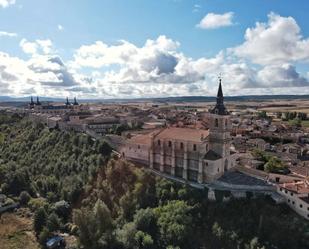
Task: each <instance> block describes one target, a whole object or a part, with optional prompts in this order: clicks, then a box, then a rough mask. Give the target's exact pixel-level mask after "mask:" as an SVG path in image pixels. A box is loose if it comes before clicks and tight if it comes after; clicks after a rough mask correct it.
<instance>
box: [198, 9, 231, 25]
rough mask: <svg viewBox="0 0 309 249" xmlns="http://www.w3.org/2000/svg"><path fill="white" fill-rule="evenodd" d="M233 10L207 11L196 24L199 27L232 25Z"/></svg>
mask: <svg viewBox="0 0 309 249" xmlns="http://www.w3.org/2000/svg"><path fill="white" fill-rule="evenodd" d="M233 17H234V13H233V12H227V13H224V14H215V13H208V14H207V15H206V16H205V17H204V18H203V19H202V20H201V21H200V23H199V24H197V25H196V26H197V27H198V28H201V29H217V28H221V27H227V26H231V25H233Z"/></svg>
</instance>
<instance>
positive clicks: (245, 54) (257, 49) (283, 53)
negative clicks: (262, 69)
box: [231, 13, 309, 65]
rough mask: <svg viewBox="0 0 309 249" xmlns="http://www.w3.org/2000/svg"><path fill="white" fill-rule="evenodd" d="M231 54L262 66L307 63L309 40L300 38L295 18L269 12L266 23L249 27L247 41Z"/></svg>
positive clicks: (246, 35)
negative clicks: (296, 62)
mask: <svg viewBox="0 0 309 249" xmlns="http://www.w3.org/2000/svg"><path fill="white" fill-rule="evenodd" d="M231 51H232V52H233V53H234V54H235V55H237V56H238V57H241V58H246V59H249V60H251V61H252V62H253V63H257V64H261V65H267V64H282V63H289V62H295V61H308V60H309V39H308V38H307V39H304V38H303V37H302V36H301V34H300V27H299V26H298V24H297V23H296V21H295V19H294V18H292V17H282V16H279V15H277V14H274V13H270V14H269V15H268V22H267V23H259V22H258V23H256V26H255V27H254V28H248V29H247V30H246V34H245V42H244V43H243V44H241V45H240V46H238V47H236V48H232V49H231Z"/></svg>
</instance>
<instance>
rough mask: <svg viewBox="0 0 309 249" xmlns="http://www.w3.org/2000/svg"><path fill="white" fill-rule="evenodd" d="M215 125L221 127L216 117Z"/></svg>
mask: <svg viewBox="0 0 309 249" xmlns="http://www.w3.org/2000/svg"><path fill="white" fill-rule="evenodd" d="M215 126H216V127H219V120H218V119H217V118H216V120H215Z"/></svg>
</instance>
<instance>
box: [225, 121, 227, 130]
mask: <svg viewBox="0 0 309 249" xmlns="http://www.w3.org/2000/svg"><path fill="white" fill-rule="evenodd" d="M225 127H226V128H227V119H226V120H225Z"/></svg>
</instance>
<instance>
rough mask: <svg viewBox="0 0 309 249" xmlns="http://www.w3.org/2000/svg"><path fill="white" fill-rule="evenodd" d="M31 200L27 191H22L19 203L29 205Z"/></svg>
mask: <svg viewBox="0 0 309 249" xmlns="http://www.w3.org/2000/svg"><path fill="white" fill-rule="evenodd" d="M30 199H31V196H30V195H29V194H28V192H27V191H22V192H21V193H20V195H19V202H20V204H21V205H27V204H28V202H29V201H30Z"/></svg>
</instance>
